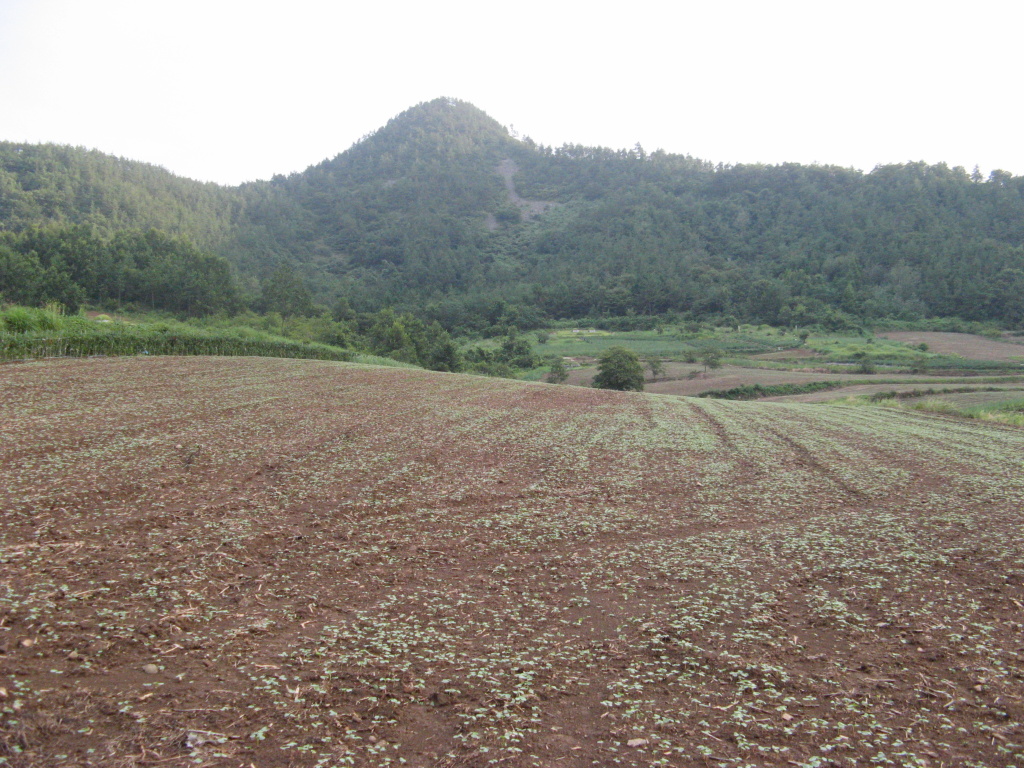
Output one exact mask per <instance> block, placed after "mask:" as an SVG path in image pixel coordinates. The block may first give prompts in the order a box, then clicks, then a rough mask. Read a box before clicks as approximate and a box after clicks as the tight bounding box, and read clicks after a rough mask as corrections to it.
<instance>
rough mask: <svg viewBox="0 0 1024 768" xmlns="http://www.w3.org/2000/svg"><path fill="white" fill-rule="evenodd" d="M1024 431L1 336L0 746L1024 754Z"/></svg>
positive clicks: (262, 762) (479, 761)
mask: <svg viewBox="0 0 1024 768" xmlns="http://www.w3.org/2000/svg"><path fill="white" fill-rule="evenodd" d="M1022 453H1024V431H1021V430H1014V429H1010V428H1006V427H999V426H993V425H987V424H974V423H971V424H962V423H959V422H955V421H950V420H947V419H941V418H936V417H930V416H926V415H920V414H914V413H898V412H892V411H883V410H882V409H872V408H844V407H835V408H813V407H807V406H799V405H787V404H748V403H725V402H717V401H704V400H701V401H695V400H680V401H677V400H674V399H669V398H658V397H649V396H646V395H633V394H625V393H614V392H601V391H596V390H585V389H580V388H576V387H565V386H562V387H558V386H549V385H531V384H524V383H520V382H511V381H504V380H493V379H485V378H477V377H469V376H457V375H448V374H434V373H428V372H423V371H415V370H396V369H381V368H373V367H366V366H356V365H344V364H331V363H320V362H312V361H293V360H265V359H256V358H236V359H224V358H149V359H143V358H132V359H97V360H71V361H46V362H40V363H27V364H24V365H19V366H7V367H4V368H0V477H2V480H3V482H2V483H0V587H2V589H0V764H5V765H10V766H13V767H14V768H27V767H28V766H67V765H72V766H115V767H116V766H140V767H141V766H167V767H169V768H186V766H232V767H237V766H260V767H261V768H262V767H264V766H269V767H271V768H274V767H280V768H285V766H295V767H298V766H343V765H355V766H383V765H394V766H397V765H408V766H417V767H419V768H423V767H425V766H443V767H444V768H454V767H455V766H488V765H498V766H509V767H511V768H520V767H521V766H560V767H561V766H568V767H575V768H582V767H583V766H593V765H600V766H604V765H624V766H651V765H664V766H679V767H680V768H682V767H683V766H687V767H689V766H702V767H704V766H741V765H742V766H752V765H757V766H791V765H797V766H811V765H815V766H833V767H835V768H838V767H839V766H859V765H865V766H867V765H875V764H892V765H906V766H910V765H914V766H934V767H935V768H938V766H942V765H945V766H954V765H968V764H970V765H973V766H988V767H990V768H996V767H1002V768H1006V767H1007V766H1010V765H1021V764H1022V761H1024V754H1022V752H1024V748H1022V747H1021V744H1022V742H1024V732H1022V722H1024V680H1022V674H1021V670H1022V668H1024V665H1022V660H1024V659H1022V655H1021V654H1022V653H1024V643H1022V637H1024V634H1022V633H1024V625H1022V621H1024V545H1022V542H1021V537H1020V536H1019V531H1020V526H1021V524H1022V522H1024V521H1022V519H1021V518H1022V514H1024V513H1022V510H1024V478H1022V474H1021V473H1020V471H1019V469H1020V466H1019V463H1020V456H1021V455H1022ZM879 755H882V756H884V759H883V758H880V757H879Z"/></svg>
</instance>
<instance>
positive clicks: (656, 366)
mask: <svg viewBox="0 0 1024 768" xmlns="http://www.w3.org/2000/svg"><path fill="white" fill-rule="evenodd" d="M647 368H648V369H649V370H650V372H651V381H657V380H658V377H659V376H661V374H663V373H664V372H665V366H664V365H663V364H662V362H661V358H658V357H651V358H648V360H647Z"/></svg>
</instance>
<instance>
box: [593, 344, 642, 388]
mask: <svg viewBox="0 0 1024 768" xmlns="http://www.w3.org/2000/svg"><path fill="white" fill-rule="evenodd" d="M597 368H598V371H597V375H596V376H594V386H595V387H597V388H599V389H619V390H633V391H636V392H642V391H643V389H644V369H643V367H642V366H641V365H640V358H639V357H638V356H637V354H636V352H633V351H632V350H629V349H626V348H625V347H611V348H610V349H607V350H605V351H604V352H603V353H602V354H601V357H600V358H599V359H598V365H597Z"/></svg>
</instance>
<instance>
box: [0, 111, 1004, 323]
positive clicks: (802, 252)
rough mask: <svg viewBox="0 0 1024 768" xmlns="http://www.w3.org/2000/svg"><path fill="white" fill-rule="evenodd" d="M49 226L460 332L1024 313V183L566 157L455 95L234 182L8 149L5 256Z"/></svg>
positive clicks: (631, 157)
mask: <svg viewBox="0 0 1024 768" xmlns="http://www.w3.org/2000/svg"><path fill="white" fill-rule="evenodd" d="M40 225H45V226H49V227H54V226H57V227H67V226H69V225H80V226H85V227H88V228H89V232H90V233H91V235H92V236H95V237H97V238H100V239H103V238H111V237H114V236H115V234H116V233H117V232H120V231H122V230H125V229H132V230H145V229H149V228H157V229H160V230H163V231H164V232H166V233H167V234H168V235H170V236H171V237H172V238H178V239H180V240H182V241H184V242H186V243H189V244H192V245H194V246H197V247H198V248H200V249H202V250H203V251H206V252H209V253H212V254H215V255H217V256H220V257H222V258H224V259H226V260H227V261H228V262H230V264H231V265H232V269H233V270H234V273H235V275H236V281H237V283H238V285H239V287H240V289H241V292H242V293H243V294H246V293H248V294H252V295H258V294H259V292H260V290H261V286H262V285H265V284H266V283H267V281H268V280H269V279H270V278H271V275H275V274H279V273H280V269H281V268H282V266H284V268H286V269H288V270H291V271H293V272H294V273H295V274H297V275H298V276H300V277H301V278H302V280H304V282H305V284H306V285H307V286H308V288H309V289H310V290H311V291H312V292H313V294H314V295H315V297H316V298H317V299H319V300H320V301H323V302H327V303H333V302H334V301H335V299H337V298H338V297H344V298H346V299H347V300H348V301H349V302H350V303H351V305H352V306H354V307H355V308H357V309H361V310H371V309H377V308H380V307H383V306H395V307H398V308H401V309H410V310H414V311H417V312H419V313H420V314H423V315H425V316H429V317H431V318H433V319H437V320H440V321H441V322H442V323H443V324H445V325H447V326H448V327H452V328H454V327H460V328H465V329H471V328H476V329H485V328H487V327H489V326H491V325H494V324H498V325H502V324H504V325H508V324H515V325H518V326H520V327H529V326H531V325H537V324H539V323H542V322H544V321H545V319H549V318H559V317H580V318H582V317H611V316H627V315H634V316H653V315H662V314H665V313H674V314H676V315H679V316H682V317H691V318H712V317H717V318H728V317H729V316H732V317H735V318H737V319H744V320H750V321H756V322H769V323H786V324H808V323H815V322H817V323H825V324H832V325H837V326H838V325H843V324H851V323H857V322H861V321H863V320H871V319H876V318H887V317H892V318H903V319H915V318H921V317H928V316H938V317H950V316H955V317H961V318H965V319H973V320H986V321H994V322H999V323H1003V324H1011V325H1012V324H1020V323H1024V177H1014V176H1012V175H1010V174H1008V173H1005V172H1002V171H995V172H993V173H992V174H991V175H990V176H989V177H988V178H987V179H983V178H981V177H980V175H979V174H977V173H974V174H969V173H968V172H967V171H966V170H965V169H963V168H959V167H958V168H949V167H947V166H945V165H943V164H938V165H926V164H924V163H908V164H905V165H892V166H882V167H879V168H876V169H874V170H873V171H871V172H870V173H862V172H860V171H857V170H853V169H847V168H839V167H833V166H818V165H812V166H804V165H798V164H783V165H778V166H764V165H737V166H725V165H721V164H718V165H716V164H713V163H711V162H708V161H705V160H700V159H697V158H693V157H689V156H681V155H672V154H668V153H665V152H662V151H657V152H650V153H648V152H646V151H645V150H644V149H643V148H642V147H640V146H637V147H634V148H633V149H630V150H618V151H616V150H610V149H604V148H596V147H585V146H580V145H566V146H563V147H560V148H552V147H545V146H543V145H537V144H535V143H534V142H533V141H531V140H529V139H517V138H515V137H513V136H511V135H510V134H509V132H508V131H507V130H506V129H504V128H503V127H502V126H500V125H499V124H498V123H497V122H495V121H494V120H493V119H491V118H490V117H488V116H487V115H486V114H485V113H483V112H482V111H480V110H479V109H477V108H476V107H474V106H472V105H470V104H467V103H465V102H461V101H457V100H454V99H436V100H434V101H431V102H427V103H424V104H420V105H418V106H416V107H413V108H411V109H409V110H407V111H405V112H403V113H402V114H401V115H398V116H397V117H395V118H394V119H392V120H391V121H389V123H388V124H387V125H386V126H384V127H382V128H381V129H380V130H378V131H376V132H375V133H373V134H371V135H369V136H367V137H365V138H363V139H362V140H361V141H359V142H357V143H356V144H355V145H354V146H352V147H351V148H350V149H348V150H347V151H345V152H343V153H341V154H339V155H338V156H336V157H334V158H332V159H329V160H325V161H324V162H322V163H320V164H318V165H315V166H312V167H310V168H308V169H306V170H305V171H303V172H301V173H294V174H291V175H289V176H287V177H285V176H276V177H274V178H273V179H271V180H269V181H261V182H254V183H249V184H244V185H242V186H240V187H232V188H228V187H220V186H217V185H213V184H200V183H198V182H194V181H191V180H188V179H182V178H180V177H176V176H174V175H172V174H170V173H168V172H167V171H165V170H163V169H160V168H155V167H153V166H148V165H145V164H142V163H133V162H128V161H124V160H118V159H116V158H111V157H108V156H105V155H102V154H100V153H97V152H88V151H85V150H81V149H73V148H68V147H54V146H49V145H44V146H29V145H16V144H0V228H2V229H3V230H6V231H7V234H6V235H4V237H5V238H6V242H7V247H8V248H13V249H14V250H18V249H19V248H20V249H21V250H20V251H19V253H22V254H23V255H24V252H25V249H26V247H27V246H25V245H24V243H21V244H20V245H19V243H20V242H21V241H17V237H18V236H19V235H18V233H22V232H24V231H26V230H28V229H31V228H33V227H36V226H40ZM11 258H12V257H8V261H10V260H11ZM26 258H27V257H26ZM3 263H4V262H3V258H2V256H0V278H2V277H3V274H4V273H3V272H2V270H3ZM38 268H39V270H44V271H45V270H46V269H51V271H53V269H56V271H55V272H53V275H52V279H53V280H57V279H58V278H59V275H60V274H61V272H60V270H61V269H63V267H62V266H61V264H60V263H58V264H57V266H56V267H55V268H53V267H52V265H50V264H48V263H46V259H45V258H44V257H42V256H40V261H39V265H38ZM37 271H38V270H37ZM7 274H8V278H7V282H8V284H11V283H12V280H13V278H11V277H10V275H11V274H12V272H11V270H8V272H7ZM39 274H42V272H39ZM0 293H3V294H4V295H8V296H10V295H12V291H11V289H10V288H7V289H5V288H4V286H3V284H2V283H0ZM85 294H86V298H89V299H90V300H95V296H94V295H92V294H90V293H89V292H88V291H86V292H85ZM197 306H208V303H203V302H199V303H198V304H197Z"/></svg>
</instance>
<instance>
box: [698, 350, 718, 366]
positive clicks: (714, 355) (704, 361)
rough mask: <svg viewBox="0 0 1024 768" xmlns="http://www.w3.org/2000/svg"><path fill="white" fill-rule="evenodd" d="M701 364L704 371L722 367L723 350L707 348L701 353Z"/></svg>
mask: <svg viewBox="0 0 1024 768" xmlns="http://www.w3.org/2000/svg"><path fill="white" fill-rule="evenodd" d="M700 362H701V365H703V366H704V370H705V371H706V370H708V369H709V368H710V369H712V370H714V369H716V368H721V367H722V350H720V349H718V348H717V347H705V348H704V349H702V350H701V352H700Z"/></svg>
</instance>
